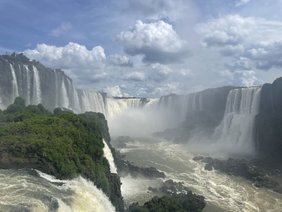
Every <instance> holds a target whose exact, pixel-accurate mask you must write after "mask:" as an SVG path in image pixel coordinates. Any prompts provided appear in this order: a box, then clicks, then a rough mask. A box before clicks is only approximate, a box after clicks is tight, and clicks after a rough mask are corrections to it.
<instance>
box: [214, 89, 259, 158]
mask: <svg viewBox="0 0 282 212" xmlns="http://www.w3.org/2000/svg"><path fill="white" fill-rule="evenodd" d="M260 91H261V88H260V87H251V88H240V89H233V90H231V91H230V92H229V94H228V97H227V101H226V108H225V114H224V118H223V120H222V122H221V124H220V125H219V126H218V127H217V129H216V130H215V135H214V136H215V138H216V139H217V141H218V142H219V143H220V144H222V146H224V147H226V148H230V150H232V151H240V152H244V153H248V152H253V151H254V143H253V137H254V135H253V130H254V121H255V116H256V115H257V113H258V112H259V103H260Z"/></svg>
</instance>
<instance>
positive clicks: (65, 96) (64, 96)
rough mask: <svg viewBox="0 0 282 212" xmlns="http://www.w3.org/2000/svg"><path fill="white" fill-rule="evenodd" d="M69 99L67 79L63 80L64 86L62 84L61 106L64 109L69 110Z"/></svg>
mask: <svg viewBox="0 0 282 212" xmlns="http://www.w3.org/2000/svg"><path fill="white" fill-rule="evenodd" d="M69 104H70V102H69V98H68V93H67V87H66V83H65V79H64V78H63V79H62V84H61V105H60V106H62V107H64V108H69Z"/></svg>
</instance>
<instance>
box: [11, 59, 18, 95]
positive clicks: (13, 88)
mask: <svg viewBox="0 0 282 212" xmlns="http://www.w3.org/2000/svg"><path fill="white" fill-rule="evenodd" d="M10 69H11V74H12V80H13V81H12V85H13V87H12V100H14V99H15V98H16V97H17V96H19V88H18V81H17V77H16V73H15V69H14V66H13V65H12V64H10Z"/></svg>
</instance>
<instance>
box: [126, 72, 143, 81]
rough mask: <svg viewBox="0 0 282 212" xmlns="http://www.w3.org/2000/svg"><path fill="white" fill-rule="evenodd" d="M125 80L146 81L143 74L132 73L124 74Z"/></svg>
mask: <svg viewBox="0 0 282 212" xmlns="http://www.w3.org/2000/svg"><path fill="white" fill-rule="evenodd" d="M125 79H126V80H131V81H144V80H146V76H145V74H144V73H143V72H138V71H134V72H130V73H128V74H126V75H125Z"/></svg>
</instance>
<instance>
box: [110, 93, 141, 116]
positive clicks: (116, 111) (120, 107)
mask: <svg viewBox="0 0 282 212" xmlns="http://www.w3.org/2000/svg"><path fill="white" fill-rule="evenodd" d="M140 106H141V102H140V99H138V98H128V99H114V98H107V117H109V118H113V117H115V116H118V115H120V114H121V113H122V112H125V111H127V110H128V109H137V108H139V107H140Z"/></svg>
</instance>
